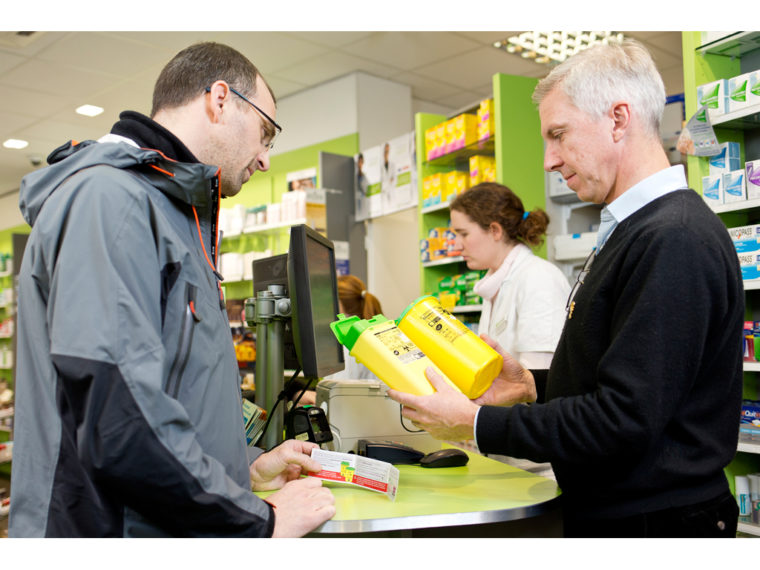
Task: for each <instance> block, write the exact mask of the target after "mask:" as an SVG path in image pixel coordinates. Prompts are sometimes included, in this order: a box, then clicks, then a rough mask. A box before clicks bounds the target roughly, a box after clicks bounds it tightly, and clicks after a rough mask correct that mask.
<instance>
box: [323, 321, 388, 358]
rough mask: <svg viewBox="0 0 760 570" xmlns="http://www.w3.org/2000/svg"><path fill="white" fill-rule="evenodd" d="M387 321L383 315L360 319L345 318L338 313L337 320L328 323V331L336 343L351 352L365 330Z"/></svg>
mask: <svg viewBox="0 0 760 570" xmlns="http://www.w3.org/2000/svg"><path fill="white" fill-rule="evenodd" d="M387 320H388V319H386V318H385V317H384V316H383V315H375V316H374V317H372V318H371V319H360V318H359V317H357V316H356V315H353V316H351V317H347V316H346V315H344V314H343V313H340V314H339V315H338V320H337V321H333V322H332V323H330V329H331V330H332V332H333V334H334V335H335V338H337V339H338V342H339V343H340V344H342V345H343V346H345V347H346V348H347V349H348V350H349V351H351V350H352V349H353V348H354V345H355V344H356V341H357V340H358V338H359V337H360V336H361V334H362V333H363V332H364V331H365V330H367V329H368V328H369V327H371V326H373V325H376V324H378V323H384V322H386V321H387Z"/></svg>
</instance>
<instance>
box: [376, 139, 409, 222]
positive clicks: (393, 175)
mask: <svg viewBox="0 0 760 570" xmlns="http://www.w3.org/2000/svg"><path fill="white" fill-rule="evenodd" d="M380 171H381V175H382V176H381V178H382V192H381V194H382V213H383V214H392V213H393V212H398V211H399V210H404V209H406V208H410V207H413V206H416V205H417V192H416V184H415V183H414V176H413V174H414V133H407V134H405V135H401V136H400V137H396V138H394V139H391V140H389V141H388V142H386V143H385V144H384V145H383V160H382V162H381V164H380Z"/></svg>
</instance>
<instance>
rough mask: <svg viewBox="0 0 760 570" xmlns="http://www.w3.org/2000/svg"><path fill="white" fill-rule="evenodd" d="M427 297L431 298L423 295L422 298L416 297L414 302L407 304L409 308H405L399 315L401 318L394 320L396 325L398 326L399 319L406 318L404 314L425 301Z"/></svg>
mask: <svg viewBox="0 0 760 570" xmlns="http://www.w3.org/2000/svg"><path fill="white" fill-rule="evenodd" d="M428 297H433V296H432V295H423V296H422V297H418V298H416V299H415V300H414V301H412V302H411V303H409V306H407V308H406V309H404V312H403V313H401V316H400V317H399V318H397V319H396V324H397V325H398V324H399V323H400V322H401V319H403V318H404V317H405V316H406V314H407V313H408V312H409V310H410V309H411V308H412V307H414V306H415V305H416V304H417V303H419V302H420V301H422V299H427V298H428ZM433 298H434V299H435V297H433Z"/></svg>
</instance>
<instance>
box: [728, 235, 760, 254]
mask: <svg viewBox="0 0 760 570" xmlns="http://www.w3.org/2000/svg"><path fill="white" fill-rule="evenodd" d="M733 243H734V247H735V248H736V253H753V252H755V251H760V237H757V238H752V239H740V240H737V241H735V242H733Z"/></svg>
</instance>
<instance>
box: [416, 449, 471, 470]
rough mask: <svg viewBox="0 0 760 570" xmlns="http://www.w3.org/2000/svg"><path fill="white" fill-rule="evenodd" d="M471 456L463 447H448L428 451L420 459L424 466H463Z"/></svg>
mask: <svg viewBox="0 0 760 570" xmlns="http://www.w3.org/2000/svg"><path fill="white" fill-rule="evenodd" d="M469 460H470V457H469V456H468V455H467V453H465V452H464V451H462V450H461V449H456V448H454V447H448V448H446V449H439V450H438V451H434V452H432V453H428V454H427V455H426V456H425V457H423V458H422V459H420V465H422V467H461V466H462V465H467V462H468V461H469Z"/></svg>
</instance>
